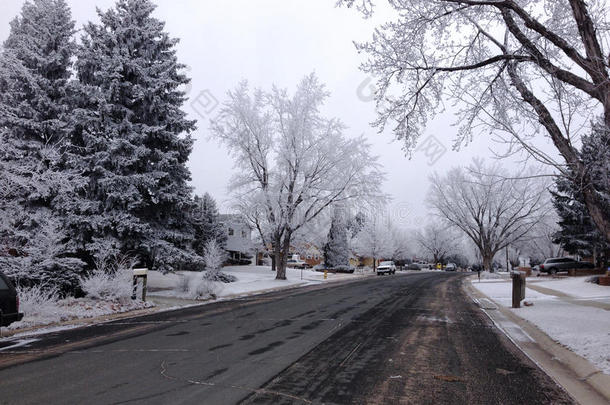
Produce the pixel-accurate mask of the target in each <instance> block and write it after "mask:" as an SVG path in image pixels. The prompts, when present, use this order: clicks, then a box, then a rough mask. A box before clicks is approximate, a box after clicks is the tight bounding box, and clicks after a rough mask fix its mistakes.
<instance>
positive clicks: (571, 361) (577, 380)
mask: <svg viewBox="0 0 610 405" xmlns="http://www.w3.org/2000/svg"><path fill="white" fill-rule="evenodd" d="M469 279H470V278H466V279H464V281H463V288H464V290H465V291H466V292H467V294H468V295H469V296H470V297H471V298H472V299H473V301H475V303H477V304H478V305H479V307H480V308H481V310H482V311H483V312H485V313H486V314H487V316H488V317H489V318H490V319H491V320H492V321H493V322H494V323H495V325H496V326H497V327H498V329H500V330H501V331H502V332H503V333H504V334H506V335H507V336H508V338H509V339H511V340H512V341H513V343H514V344H515V345H516V346H517V347H518V348H519V349H520V350H521V351H523V352H524V353H525V354H526V355H527V356H528V357H529V358H530V359H532V361H534V362H535V363H536V364H537V365H538V366H539V367H540V368H541V369H542V370H544V371H545V372H546V373H547V374H548V375H549V376H550V377H551V378H553V379H554V380H555V382H557V383H558V384H559V385H560V386H562V387H563V388H564V389H565V390H566V391H567V392H568V393H569V394H570V395H571V396H572V397H573V398H574V399H575V400H576V401H577V402H579V403H581V404H608V402H609V401H610V376H608V375H605V374H603V373H602V372H601V371H600V370H599V369H597V367H595V366H594V365H593V364H592V363H591V362H589V361H588V360H586V359H584V358H583V357H581V356H579V355H577V354H575V353H574V352H572V351H570V350H568V349H567V348H565V347H563V346H562V345H560V344H558V343H557V342H555V341H554V340H553V339H551V338H550V337H549V336H548V335H547V334H546V333H544V332H542V331H541V330H540V329H539V328H537V327H536V326H534V325H533V324H531V323H530V322H528V321H526V320H524V319H522V318H520V317H519V316H517V315H515V314H514V313H513V312H512V311H510V310H508V309H507V308H505V307H504V306H502V305H501V304H499V303H496V302H495V301H494V300H493V299H491V298H490V297H488V296H486V295H485V294H483V293H482V292H480V291H478V290H477V289H475V288H474V287H473V286H472V284H471V282H470V280H469ZM490 304H491V305H490ZM494 304H495V305H494ZM494 307H495V308H494Z"/></svg>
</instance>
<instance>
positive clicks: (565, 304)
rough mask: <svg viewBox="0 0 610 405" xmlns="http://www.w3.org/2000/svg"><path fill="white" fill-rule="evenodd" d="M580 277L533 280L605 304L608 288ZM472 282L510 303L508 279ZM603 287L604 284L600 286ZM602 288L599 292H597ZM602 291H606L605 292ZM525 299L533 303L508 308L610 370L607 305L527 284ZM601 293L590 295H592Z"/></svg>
mask: <svg viewBox="0 0 610 405" xmlns="http://www.w3.org/2000/svg"><path fill="white" fill-rule="evenodd" d="M588 284H590V283H585V281H584V279H583V278H580V277H578V278H570V279H565V280H561V281H548V282H536V283H535V285H540V286H544V287H547V288H551V289H554V290H558V291H562V292H564V293H566V294H569V295H572V296H576V297H584V296H588V297H590V300H589V301H596V302H598V303H600V306H602V307H604V305H605V304H604V302H607V298H608V294H610V290H608V289H606V290H599V289H597V288H591V287H600V286H598V285H588ZM472 285H473V286H474V287H475V288H477V289H478V290H479V291H481V292H482V293H484V294H485V295H487V296H488V297H490V298H491V299H493V300H494V301H495V302H496V303H498V304H500V305H503V306H505V307H510V306H511V294H512V290H511V289H512V285H511V282H510V281H507V282H496V283H479V282H478V281H476V280H473V282H472ZM600 288H605V287H600ZM600 291H601V295H598V294H600ZM604 291H605V295H604ZM525 296H526V298H525V300H526V301H530V302H533V303H534V305H533V306H529V307H526V306H523V307H522V308H518V309H511V310H512V311H513V312H514V313H515V314H516V315H518V316H519V317H521V318H523V319H526V320H528V321H529V322H531V323H533V324H534V325H536V326H537V327H538V328H539V329H541V330H542V331H543V332H544V333H546V334H547V335H549V336H550V337H551V338H552V339H554V340H555V341H557V342H559V343H560V344H562V345H564V346H566V347H567V348H569V349H570V350H572V351H573V352H575V353H576V354H578V355H580V356H582V357H584V358H586V359H587V360H589V361H590V362H592V363H593V364H595V366H596V367H598V368H599V369H600V370H601V371H602V372H604V373H606V374H610V344H609V343H610V307H607V308H606V309H602V308H596V307H592V306H589V305H581V304H579V303H578V302H579V301H578V300H573V299H563V298H560V297H555V296H552V295H546V294H542V293H539V292H537V291H534V290H532V289H530V288H526V292H525ZM598 296H599V297H601V298H600V299H598V298H593V297H598Z"/></svg>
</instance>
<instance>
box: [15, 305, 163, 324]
mask: <svg viewBox="0 0 610 405" xmlns="http://www.w3.org/2000/svg"><path fill="white" fill-rule="evenodd" d="M153 306H154V304H153V303H151V302H142V301H139V300H135V301H134V300H131V299H129V298H127V299H118V300H112V301H106V300H95V299H91V298H66V299H63V300H59V301H57V302H56V303H55V304H53V306H52V308H44V309H42V310H41V311H39V312H31V311H30V312H28V311H25V310H24V314H25V315H24V317H23V319H22V320H21V321H19V322H13V323H12V324H10V325H9V326H8V329H9V330H15V329H25V328H31V327H35V326H41V325H50V324H57V323H59V322H66V321H71V320H75V319H83V318H94V317H98V316H104V315H110V314H116V313H122V312H128V311H134V310H137V309H144V308H150V307H153Z"/></svg>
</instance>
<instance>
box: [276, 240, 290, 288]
mask: <svg viewBox="0 0 610 405" xmlns="http://www.w3.org/2000/svg"><path fill="white" fill-rule="evenodd" d="M290 237H291V234H290V233H289V232H286V233H285V234H284V240H283V241H282V242H281V250H280V254H279V262H278V264H277V266H276V267H277V273H276V275H275V279H276V280H286V263H287V261H288V254H289V253H290ZM278 246H280V244H278Z"/></svg>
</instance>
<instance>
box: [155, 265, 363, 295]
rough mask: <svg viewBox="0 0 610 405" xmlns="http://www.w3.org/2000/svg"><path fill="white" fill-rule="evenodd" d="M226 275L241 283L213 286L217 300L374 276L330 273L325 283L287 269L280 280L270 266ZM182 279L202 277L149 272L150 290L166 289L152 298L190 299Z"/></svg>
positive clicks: (229, 270)
mask: <svg viewBox="0 0 610 405" xmlns="http://www.w3.org/2000/svg"><path fill="white" fill-rule="evenodd" d="M222 272H223V273H227V274H230V275H233V276H235V277H236V278H237V281H235V282H232V283H222V282H218V281H216V282H213V284H214V287H215V289H216V297H217V298H228V297H235V296H243V295H248V294H253V293H259V292H264V291H270V290H276V289H283V288H291V287H296V286H304V285H310V284H319V283H324V282H331V281H337V280H345V279H354V278H359V277H363V276H365V275H367V274H373V273H372V271H370V270H368V271H358V270H356V272H355V273H354V274H344V273H336V274H333V273H328V277H327V279H326V280H324V273H322V272H317V271H314V270H312V269H306V270H302V271H301V270H298V269H291V268H289V269H286V278H287V279H286V280H276V279H275V272H274V271H271V268H270V267H269V266H227V267H223V268H222ZM181 276H186V277H193V278H200V277H201V273H197V272H178V273H177V274H165V275H164V274H161V273H159V272H155V271H152V272H149V276H148V286H149V288H151V289H152V290H157V289H163V290H161V291H151V292H150V294H149V296H150V297H151V298H152V299H153V300H154V297H155V296H159V297H176V298H189V294H188V293H186V292H182V291H179V290H177V289H176V288H175V287H176V285H177V283H178V281H179V279H180V277H181ZM301 277H302V278H301Z"/></svg>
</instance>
